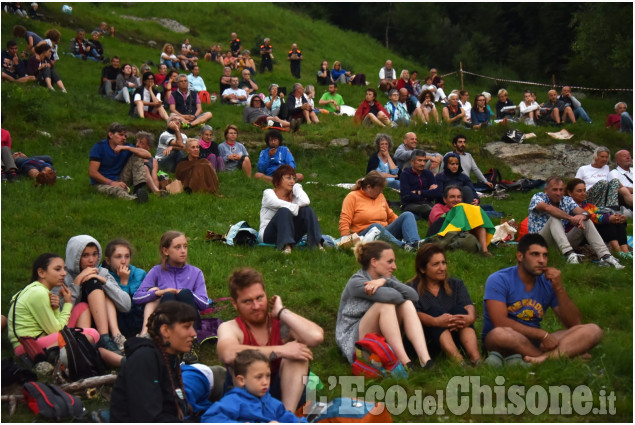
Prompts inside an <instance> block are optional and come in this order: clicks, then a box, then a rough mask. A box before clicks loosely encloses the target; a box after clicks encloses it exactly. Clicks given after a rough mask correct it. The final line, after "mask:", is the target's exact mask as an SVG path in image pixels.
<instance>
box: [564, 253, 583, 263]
mask: <svg viewBox="0 0 635 425" xmlns="http://www.w3.org/2000/svg"><path fill="white" fill-rule="evenodd" d="M582 257H584V255H582V254H576V253H575V252H572V253H571V254H569V255H567V264H580V259H581V258H582Z"/></svg>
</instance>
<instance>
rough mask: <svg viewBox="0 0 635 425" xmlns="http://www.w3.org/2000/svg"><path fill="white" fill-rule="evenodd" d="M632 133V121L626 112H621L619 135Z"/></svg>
mask: <svg viewBox="0 0 635 425" xmlns="http://www.w3.org/2000/svg"><path fill="white" fill-rule="evenodd" d="M632 132H633V119H632V118H631V116H630V115H628V112H622V115H621V116H620V133H632Z"/></svg>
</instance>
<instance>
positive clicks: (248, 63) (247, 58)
mask: <svg viewBox="0 0 635 425" xmlns="http://www.w3.org/2000/svg"><path fill="white" fill-rule="evenodd" d="M240 65H241V66H242V69H248V70H249V72H250V73H251V76H252V77H253V76H254V75H256V62H254V60H253V58H252V57H251V52H250V51H249V50H243V59H242V61H241V62H240ZM242 69H241V72H242Z"/></svg>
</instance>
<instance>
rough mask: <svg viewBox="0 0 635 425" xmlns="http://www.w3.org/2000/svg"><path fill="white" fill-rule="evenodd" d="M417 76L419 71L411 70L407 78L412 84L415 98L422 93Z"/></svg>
mask: <svg viewBox="0 0 635 425" xmlns="http://www.w3.org/2000/svg"><path fill="white" fill-rule="evenodd" d="M418 76H419V72H417V71H415V70H412V72H411V73H410V80H409V83H410V85H411V86H412V93H413V94H414V96H415V97H416V98H417V99H418V98H419V96H421V93H423V89H422V88H421V82H420V81H419V80H418V79H417V77H418Z"/></svg>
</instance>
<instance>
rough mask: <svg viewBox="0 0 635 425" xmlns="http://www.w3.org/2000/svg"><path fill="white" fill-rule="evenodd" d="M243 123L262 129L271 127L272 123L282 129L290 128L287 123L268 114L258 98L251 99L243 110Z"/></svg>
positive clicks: (263, 103)
mask: <svg viewBox="0 0 635 425" xmlns="http://www.w3.org/2000/svg"><path fill="white" fill-rule="evenodd" d="M243 121H244V122H245V123H247V124H256V125H259V126H262V127H264V126H269V127H271V126H272V125H273V123H278V125H279V126H280V127H282V128H288V127H289V126H290V124H289V121H285V120H283V119H280V118H278V117H277V116H275V115H271V114H269V110H268V109H267V108H266V106H265V102H263V100H262V99H261V98H260V96H252V97H251V101H250V102H249V106H245V109H243ZM270 121H271V122H270Z"/></svg>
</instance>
